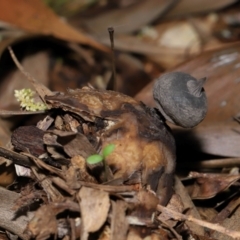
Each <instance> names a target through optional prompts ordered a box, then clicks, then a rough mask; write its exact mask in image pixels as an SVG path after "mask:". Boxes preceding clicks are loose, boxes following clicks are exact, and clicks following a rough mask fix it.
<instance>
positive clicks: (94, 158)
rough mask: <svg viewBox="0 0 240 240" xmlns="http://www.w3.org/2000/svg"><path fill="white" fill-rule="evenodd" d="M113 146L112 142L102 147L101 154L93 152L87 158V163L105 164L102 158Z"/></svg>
mask: <svg viewBox="0 0 240 240" xmlns="http://www.w3.org/2000/svg"><path fill="white" fill-rule="evenodd" d="M114 148H115V145H114V144H109V145H107V146H106V147H105V148H104V149H103V151H102V154H94V155H91V156H89V157H88V158H87V163H88V164H97V163H100V162H104V164H105V161H104V159H105V158H106V157H107V156H108V155H110V154H111V153H112V152H113V150H114Z"/></svg>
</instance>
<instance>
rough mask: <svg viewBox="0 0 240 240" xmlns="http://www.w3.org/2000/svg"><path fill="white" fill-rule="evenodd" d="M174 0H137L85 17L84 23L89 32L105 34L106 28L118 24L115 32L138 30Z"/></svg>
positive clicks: (161, 12)
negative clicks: (98, 14) (131, 3)
mask: <svg viewBox="0 0 240 240" xmlns="http://www.w3.org/2000/svg"><path fill="white" fill-rule="evenodd" d="M176 2H177V1H176V0H171V1H170V0H151V1H138V2H136V3H135V4H133V5H131V6H128V7H126V8H120V9H116V10H112V11H110V12H105V13H103V14H101V15H100V16H96V17H92V18H91V19H87V20H86V22H85V25H86V26H87V27H88V28H89V29H90V30H91V32H92V33H93V34H94V33H96V32H97V33H98V35H100V34H101V35H103V33H104V35H106V29H107V28H108V27H109V25H111V26H120V27H119V28H118V30H117V33H119V34H120V33H129V32H133V31H136V30H139V29H140V28H141V27H143V26H144V25H146V24H149V23H151V22H152V21H154V20H155V19H156V18H157V17H159V16H160V15H161V14H163V13H164V12H165V11H167V9H168V8H169V7H170V6H172V5H174V4H175V3H176Z"/></svg>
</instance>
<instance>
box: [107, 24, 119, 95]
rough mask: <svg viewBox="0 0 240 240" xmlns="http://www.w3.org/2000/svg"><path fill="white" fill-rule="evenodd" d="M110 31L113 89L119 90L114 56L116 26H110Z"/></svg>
mask: <svg viewBox="0 0 240 240" xmlns="http://www.w3.org/2000/svg"><path fill="white" fill-rule="evenodd" d="M108 33H109V37H110V41H111V51H112V80H113V90H114V91H117V79H116V64H115V56H114V28H113V27H109V28H108Z"/></svg>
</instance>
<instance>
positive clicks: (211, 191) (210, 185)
mask: <svg viewBox="0 0 240 240" xmlns="http://www.w3.org/2000/svg"><path fill="white" fill-rule="evenodd" d="M190 176H191V177H192V178H196V181H195V184H194V186H193V189H192V193H191V197H192V198H193V199H207V198H212V197H214V196H215V195H216V194H217V193H219V192H222V191H224V190H226V189H227V188H228V187H229V186H231V185H232V184H234V183H235V182H236V181H238V180H239V178H240V176H239V175H229V174H228V175H221V174H207V173H202V174H201V173H195V172H192V173H190Z"/></svg>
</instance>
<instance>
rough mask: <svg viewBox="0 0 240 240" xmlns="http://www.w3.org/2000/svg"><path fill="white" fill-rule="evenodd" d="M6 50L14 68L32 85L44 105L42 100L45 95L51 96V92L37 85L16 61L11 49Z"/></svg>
mask: <svg viewBox="0 0 240 240" xmlns="http://www.w3.org/2000/svg"><path fill="white" fill-rule="evenodd" d="M8 50H9V52H10V55H11V57H12V59H13V61H14V63H15V64H16V66H17V67H18V69H19V70H20V71H21V73H22V74H23V75H24V76H26V78H27V80H28V81H29V82H30V83H31V84H32V85H33V87H34V88H35V90H36V92H37V93H38V95H39V97H40V98H41V99H42V101H43V102H44V103H45V104H46V101H45V99H44V97H45V96H46V95H52V94H53V93H52V91H50V90H49V89H48V88H47V87H45V86H44V85H43V84H41V83H39V82H38V81H37V80H36V79H35V78H34V77H33V76H31V75H30V74H29V73H28V72H27V71H25V69H24V68H23V66H22V65H21V63H20V62H19V61H18V59H17V57H16V56H15V54H14V52H13V50H12V48H11V47H8Z"/></svg>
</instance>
